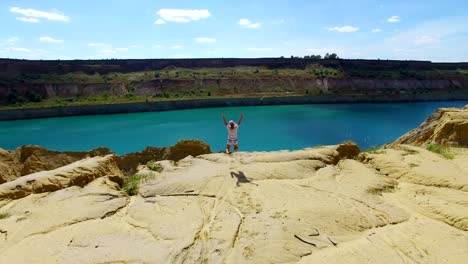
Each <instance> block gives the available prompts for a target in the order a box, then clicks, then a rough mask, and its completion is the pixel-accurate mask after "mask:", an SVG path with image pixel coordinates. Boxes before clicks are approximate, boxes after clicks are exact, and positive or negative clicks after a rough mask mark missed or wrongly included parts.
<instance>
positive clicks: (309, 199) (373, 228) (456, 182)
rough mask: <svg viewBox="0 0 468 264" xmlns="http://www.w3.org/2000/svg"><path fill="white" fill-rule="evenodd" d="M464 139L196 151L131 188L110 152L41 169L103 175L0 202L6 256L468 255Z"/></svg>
mask: <svg viewBox="0 0 468 264" xmlns="http://www.w3.org/2000/svg"><path fill="white" fill-rule="evenodd" d="M463 150H464V149H459V150H458V151H459V152H457V154H456V156H455V158H454V159H453V160H446V159H444V158H443V157H442V156H440V155H438V154H435V153H432V152H429V151H426V150H424V149H422V148H418V147H412V146H406V145H395V146H393V147H388V148H386V149H382V150H379V151H376V152H374V153H372V154H371V153H364V154H361V155H360V156H359V158H358V159H356V156H357V155H358V153H359V149H358V148H357V146H355V145H352V144H346V145H339V146H326V147H319V148H308V149H304V150H299V151H276V152H252V153H246V152H245V153H244V152H240V153H234V154H232V155H226V154H207V155H201V156H198V157H191V156H189V157H186V158H184V159H181V160H179V161H178V162H170V161H161V162H159V163H160V164H161V166H162V167H163V170H162V172H155V171H151V170H149V169H148V168H142V169H141V170H140V171H139V174H142V175H145V180H144V181H143V182H142V183H141V184H140V187H139V190H138V193H137V194H136V195H135V196H128V195H127V194H126V193H125V192H123V191H120V187H119V183H118V181H116V180H115V179H116V178H119V177H109V176H110V175H111V174H116V172H115V171H114V170H115V165H112V164H113V162H112V161H113V160H114V158H113V157H112V156H106V157H95V158H92V159H87V160H85V161H80V162H76V163H73V164H70V165H68V166H66V167H65V168H60V169H59V170H55V171H50V172H43V173H42V174H41V175H42V176H41V177H40V178H41V179H44V181H45V180H47V182H51V183H55V182H62V181H63V180H64V179H63V178H69V177H73V176H72V175H78V174H83V173H88V174H87V175H94V176H92V177H86V179H90V180H92V178H95V177H97V176H101V177H99V178H97V179H95V180H93V181H91V182H90V183H88V184H80V186H84V187H79V186H70V184H69V183H70V182H71V181H67V183H66V184H63V185H62V187H64V189H61V190H56V191H53V190H50V192H41V193H34V192H33V193H32V194H30V195H28V196H26V197H22V198H20V196H9V199H5V198H3V200H0V216H2V217H1V218H0V263H327V264H329V263H343V262H345V263H463V262H464V261H466V259H468V250H467V249H468V214H467V212H468V203H467V201H468V193H467V192H468V153H466V152H463ZM91 160H92V161H93V166H88V165H89V164H88V163H90V161H91ZM358 160H360V161H358ZM104 161H107V162H104ZM85 164H87V165H86V166H85ZM85 167H87V168H88V169H85ZM78 168H81V169H78ZM91 168H94V169H91ZM110 168H112V169H110ZM78 170H82V172H79V173H78ZM98 172H99V173H98ZM117 174H118V173H117ZM36 175H37V174H36ZM26 177H31V175H30V176H25V177H23V178H26ZM31 178H38V177H37V176H35V177H31ZM20 179H21V178H20ZM82 183H84V181H83V182H82ZM6 184H7V186H8V184H9V183H6ZM31 184H34V183H30V182H28V180H25V181H23V185H21V184H19V185H18V186H19V187H18V188H20V189H21V188H23V189H26V188H30V187H28V186H31ZM4 185H5V184H3V185H0V188H5V187H3V186H4ZM31 189H32V190H34V188H31ZM54 190H55V189H54ZM46 191H49V190H46ZM11 199H13V200H11Z"/></svg>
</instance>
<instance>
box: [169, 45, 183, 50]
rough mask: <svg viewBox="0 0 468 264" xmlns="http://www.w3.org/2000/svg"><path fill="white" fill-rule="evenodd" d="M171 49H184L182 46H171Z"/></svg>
mask: <svg viewBox="0 0 468 264" xmlns="http://www.w3.org/2000/svg"><path fill="white" fill-rule="evenodd" d="M171 49H174V50H180V49H182V46H181V45H173V46H171Z"/></svg>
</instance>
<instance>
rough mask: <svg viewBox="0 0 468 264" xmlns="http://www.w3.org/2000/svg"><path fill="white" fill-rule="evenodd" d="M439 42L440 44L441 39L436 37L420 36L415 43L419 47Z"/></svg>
mask: <svg viewBox="0 0 468 264" xmlns="http://www.w3.org/2000/svg"><path fill="white" fill-rule="evenodd" d="M437 42H440V39H439V38H437V37H434V36H418V37H416V38H415V39H414V41H413V43H414V44H415V45H417V46H420V45H430V44H434V43H437Z"/></svg>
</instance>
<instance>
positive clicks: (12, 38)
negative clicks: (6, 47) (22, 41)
mask: <svg viewBox="0 0 468 264" xmlns="http://www.w3.org/2000/svg"><path fill="white" fill-rule="evenodd" d="M18 40H19V38H18V37H11V38H8V39H7V40H6V41H7V42H10V43H12V42H16V41H18Z"/></svg>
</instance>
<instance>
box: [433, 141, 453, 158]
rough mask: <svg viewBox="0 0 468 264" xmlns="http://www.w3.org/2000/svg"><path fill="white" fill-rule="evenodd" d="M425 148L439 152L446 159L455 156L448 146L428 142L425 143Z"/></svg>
mask: <svg viewBox="0 0 468 264" xmlns="http://www.w3.org/2000/svg"><path fill="white" fill-rule="evenodd" d="M426 149H427V150H429V151H432V152H434V153H437V154H440V155H442V156H443V157H444V158H446V159H453V158H454V157H455V155H453V153H451V152H450V149H449V148H446V147H443V146H441V145H438V144H429V145H427V147H426Z"/></svg>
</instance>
